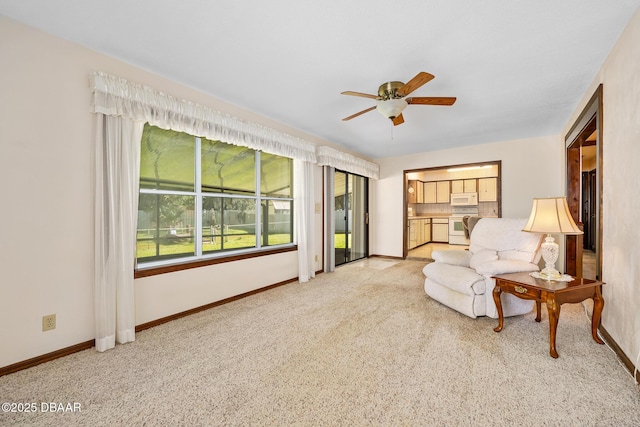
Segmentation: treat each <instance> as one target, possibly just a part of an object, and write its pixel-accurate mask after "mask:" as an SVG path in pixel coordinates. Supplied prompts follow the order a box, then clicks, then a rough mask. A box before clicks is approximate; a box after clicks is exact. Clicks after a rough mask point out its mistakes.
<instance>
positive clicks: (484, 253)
mask: <svg viewBox="0 0 640 427" xmlns="http://www.w3.org/2000/svg"><path fill="white" fill-rule="evenodd" d="M497 259H498V253H497V252H496V251H494V250H492V249H480V250H479V251H478V252H476V253H474V254H473V255H471V259H470V260H469V267H471V268H473V269H474V270H477V269H478V267H480V266H481V265H482V264H484V263H486V262H490V261H496V260H497Z"/></svg>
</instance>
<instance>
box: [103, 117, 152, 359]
mask: <svg viewBox="0 0 640 427" xmlns="http://www.w3.org/2000/svg"><path fill="white" fill-rule="evenodd" d="M143 127H144V124H143V123H142V122H135V121H133V120H131V119H130V118H126V117H122V116H106V115H104V114H96V115H95V144H96V145H95V157H96V159H95V160H96V162H95V167H96V171H95V175H96V176H95V192H96V193H95V280H94V287H95V327H96V338H95V342H96V350H98V351H105V350H108V349H110V348H113V347H115V343H116V342H118V343H122V344H124V343H127V342H131V341H134V340H135V326H136V325H135V300H134V289H133V274H134V267H135V266H134V262H135V246H136V226H137V215H138V185H139V184H138V178H139V173H140V171H139V170H140V139H141V138H142V130H143Z"/></svg>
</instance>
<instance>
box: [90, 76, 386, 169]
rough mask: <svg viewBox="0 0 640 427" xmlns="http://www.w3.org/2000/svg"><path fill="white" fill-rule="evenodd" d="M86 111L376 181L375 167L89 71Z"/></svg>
mask: <svg viewBox="0 0 640 427" xmlns="http://www.w3.org/2000/svg"><path fill="white" fill-rule="evenodd" d="M90 88H91V91H92V92H93V100H92V101H93V103H92V109H93V110H92V111H93V112H94V113H101V114H104V115H106V116H122V117H126V118H128V119H131V120H135V121H139V122H149V123H150V124H152V125H154V126H158V127H161V128H163V129H173V130H176V131H179V132H186V133H189V134H191V135H196V136H201V137H205V138H208V139H211V140H214V141H215V140H219V141H224V142H227V143H229V144H234V145H241V146H243V147H249V148H252V149H254V150H260V151H264V152H267V153H271V154H276V155H279V156H285V157H289V158H292V159H298V160H304V161H307V162H310V163H318V164H319V165H327V166H332V167H335V168H338V169H341V170H344V171H347V172H351V173H356V174H359V175H363V176H366V177H368V178H375V179H377V178H378V177H379V166H378V165H377V164H375V163H372V162H368V161H366V160H364V159H361V158H358V157H356V156H353V155H351V154H348V153H344V152H342V151H339V150H336V149H334V148H330V147H326V146H322V147H317V149H316V146H315V145H314V144H313V143H311V142H308V141H305V140H304V139H301V138H298V137H295V136H292V135H288V134H286V133H283V132H279V131H276V130H274V129H271V128H269V127H267V126H263V125H260V124H257V123H252V122H249V121H246V120H242V119H239V118H237V117H234V116H231V115H230V114H225V113H222V112H219V111H215V110H213V109H211V108H209V107H206V106H203V105H200V104H196V103H194V102H191V101H187V100H184V99H177V98H175V97H173V96H171V95H167V94H165V93H163V92H160V91H157V90H155V89H153V88H151V87H149V86H145V85H141V84H138V83H133V82H130V81H128V80H126V79H124V78H122V77H117V76H113V75H111V74H107V73H104V72H100V71H94V72H93V73H92V75H91V77H90Z"/></svg>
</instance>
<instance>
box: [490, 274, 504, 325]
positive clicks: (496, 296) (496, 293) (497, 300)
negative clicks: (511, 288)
mask: <svg viewBox="0 0 640 427" xmlns="http://www.w3.org/2000/svg"><path fill="white" fill-rule="evenodd" d="M501 293H502V289H500V285H498V283H497V281H496V286H495V287H494V288H493V301H494V302H495V303H496V308H497V309H498V326H496V327H495V328H493V331H494V332H500V331H501V330H502V327H503V326H504V315H503V314H502V301H501V300H500V294H501Z"/></svg>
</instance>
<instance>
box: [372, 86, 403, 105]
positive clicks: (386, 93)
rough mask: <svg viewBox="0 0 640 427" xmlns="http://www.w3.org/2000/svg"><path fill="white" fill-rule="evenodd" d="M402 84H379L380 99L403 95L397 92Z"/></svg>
mask: <svg viewBox="0 0 640 427" xmlns="http://www.w3.org/2000/svg"><path fill="white" fill-rule="evenodd" d="M402 86H404V83H402V82H386V83H383V84H381V85H380V87H379V88H378V96H379V97H380V98H382V100H384V101H386V100H387V99H396V98H402V97H403V96H402V95H400V94H399V93H398V89H400V88H401V87H402Z"/></svg>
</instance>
